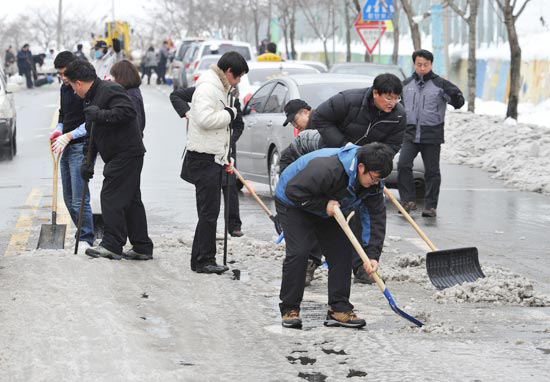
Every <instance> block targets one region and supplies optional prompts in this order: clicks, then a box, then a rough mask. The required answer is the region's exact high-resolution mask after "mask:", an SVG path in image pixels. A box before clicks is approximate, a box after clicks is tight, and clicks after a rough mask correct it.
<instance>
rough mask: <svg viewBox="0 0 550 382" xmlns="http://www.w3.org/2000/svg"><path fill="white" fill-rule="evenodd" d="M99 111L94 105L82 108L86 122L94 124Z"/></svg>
mask: <svg viewBox="0 0 550 382" xmlns="http://www.w3.org/2000/svg"><path fill="white" fill-rule="evenodd" d="M99 112H100V109H99V107H97V106H96V105H90V106H88V107H85V108H84V115H85V116H86V122H95V121H97V119H98V115H99Z"/></svg>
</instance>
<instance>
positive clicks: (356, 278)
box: [353, 266, 374, 284]
mask: <svg viewBox="0 0 550 382" xmlns="http://www.w3.org/2000/svg"><path fill="white" fill-rule="evenodd" d="M353 283H354V284H373V283H374V281H372V279H371V278H370V276H369V274H368V273H367V271H366V270H365V268H363V266H360V267H357V268H355V269H354V270H353Z"/></svg>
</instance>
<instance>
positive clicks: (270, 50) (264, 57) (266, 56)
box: [258, 42, 283, 62]
mask: <svg viewBox="0 0 550 382" xmlns="http://www.w3.org/2000/svg"><path fill="white" fill-rule="evenodd" d="M282 60H283V59H282V58H281V56H279V55H278V54H277V44H275V43H274V42H270V43H268V44H267V52H265V53H263V54H261V55H259V56H258V61H260V62H262V61H269V62H278V61H282Z"/></svg>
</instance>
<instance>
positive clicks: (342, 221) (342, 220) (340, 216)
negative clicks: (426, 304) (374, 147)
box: [334, 206, 424, 327]
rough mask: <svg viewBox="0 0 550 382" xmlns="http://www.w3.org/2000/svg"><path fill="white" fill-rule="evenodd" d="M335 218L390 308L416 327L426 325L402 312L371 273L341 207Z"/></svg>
mask: <svg viewBox="0 0 550 382" xmlns="http://www.w3.org/2000/svg"><path fill="white" fill-rule="evenodd" d="M334 218H335V219H336V221H337V222H338V224H340V227H342V230H343V231H344V233H345V234H346V236H347V237H348V239H349V241H350V242H351V244H352V245H353V247H354V248H355V250H356V251H357V253H358V254H359V256H360V257H361V260H363V263H364V264H365V266H366V267H367V268H368V271H369V273H370V274H371V276H372V278H373V279H374V281H376V285H378V288H380V290H381V291H382V294H384V296H385V297H386V299H387V300H388V303H389V304H390V308H391V309H392V310H393V311H394V312H395V313H397V314H398V315H400V316H401V317H403V318H405V319H406V320H409V321H410V322H412V323H413V324H415V325H416V326H420V327H421V326H423V325H424V324H423V323H422V322H420V321H419V320H417V319H416V318H414V317H413V316H410V315H408V314H407V313H405V312H404V311H402V310H401V309H399V308H398V306H397V304H396V303H395V301H394V300H393V297H392V295H391V294H390V291H389V290H388V288H387V287H386V285H385V284H384V281H382V279H381V278H380V276H378V272H373V273H371V271H372V266H371V264H370V260H369V258H368V257H367V254H366V253H365V250H364V249H363V247H362V246H361V244H360V243H359V241H358V240H357V238H356V237H355V235H354V234H353V231H352V230H351V228H350V226H349V225H348V222H347V220H346V218H345V217H344V214H342V211H341V210H340V207H338V206H334Z"/></svg>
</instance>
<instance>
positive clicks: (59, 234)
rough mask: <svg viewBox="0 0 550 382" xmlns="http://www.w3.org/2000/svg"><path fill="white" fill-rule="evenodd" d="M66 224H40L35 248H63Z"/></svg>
mask: <svg viewBox="0 0 550 382" xmlns="http://www.w3.org/2000/svg"><path fill="white" fill-rule="evenodd" d="M66 232H67V225H66V224H42V228H40V237H39V238H38V245H37V247H36V248H37V249H63V248H65V233H66Z"/></svg>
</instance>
